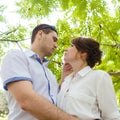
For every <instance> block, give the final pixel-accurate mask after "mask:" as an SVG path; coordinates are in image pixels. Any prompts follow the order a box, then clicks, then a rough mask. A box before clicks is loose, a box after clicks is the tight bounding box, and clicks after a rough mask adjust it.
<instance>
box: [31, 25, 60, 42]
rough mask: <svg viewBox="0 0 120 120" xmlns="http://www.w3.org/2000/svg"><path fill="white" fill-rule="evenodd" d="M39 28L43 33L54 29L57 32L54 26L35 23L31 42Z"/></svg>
mask: <svg viewBox="0 0 120 120" xmlns="http://www.w3.org/2000/svg"><path fill="white" fill-rule="evenodd" d="M39 30H42V31H43V32H44V33H45V34H49V33H50V32H52V31H55V32H56V33H57V34H58V32H57V30H56V28H55V26H52V25H48V24H40V25H37V26H36V27H35V28H34V29H33V31H32V37H31V43H33V42H34V39H35V36H36V34H37V32H38V31H39Z"/></svg>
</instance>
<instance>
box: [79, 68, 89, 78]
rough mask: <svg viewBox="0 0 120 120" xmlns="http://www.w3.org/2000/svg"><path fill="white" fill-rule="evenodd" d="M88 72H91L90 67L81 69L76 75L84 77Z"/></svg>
mask: <svg viewBox="0 0 120 120" xmlns="http://www.w3.org/2000/svg"><path fill="white" fill-rule="evenodd" d="M89 71H91V68H90V66H86V67H85V68H83V69H81V70H80V71H79V72H78V73H77V75H79V76H81V77H83V76H85V75H86V74H87V73H88V72H89Z"/></svg>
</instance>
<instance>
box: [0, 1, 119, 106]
mask: <svg viewBox="0 0 120 120" xmlns="http://www.w3.org/2000/svg"><path fill="white" fill-rule="evenodd" d="M16 5H17V6H18V9H17V12H18V14H20V15H21V19H25V20H27V21H30V20H32V21H34V22H33V24H31V23H30V25H29V26H27V28H26V27H24V25H21V24H20V25H18V26H9V27H8V30H7V31H5V32H2V31H1V33H0V39H1V41H5V40H6V41H7V42H1V43H0V51H1V54H0V55H1V56H0V57H2V56H3V55H4V53H5V52H6V49H5V48H6V47H9V46H10V45H11V46H12V47H13V41H14V42H15V41H18V40H19V41H21V40H24V39H25V38H26V37H27V38H30V33H31V32H30V31H31V30H32V29H33V27H34V25H36V24H40V23H41V19H42V18H49V17H50V16H51V15H52V16H53V20H54V19H55V18H57V16H58V14H60V13H62V16H61V17H60V18H59V19H57V22H56V24H55V25H56V27H57V30H58V33H59V34H58V35H59V41H58V45H59V46H58V48H57V50H56V51H55V53H54V54H53V56H51V57H50V58H48V59H50V60H51V63H50V65H49V67H50V69H51V70H52V71H53V73H54V74H55V75H56V77H57V79H58V81H59V80H60V74H61V68H62V57H63V53H64V50H65V49H66V48H67V47H69V45H70V41H71V39H72V38H75V37H78V36H83V37H92V38H94V39H96V40H97V41H99V43H100V45H101V49H102V50H103V57H102V64H101V65H99V66H96V67H95V69H101V70H104V71H106V72H108V73H109V74H110V75H111V77H112V79H113V83H114V87H115V91H116V95H117V100H118V103H119V104H120V81H119V80H120V63H119V62H120V1H119V0H109V2H107V0H66V1H65V0H44V1H43V0H24V1H23V0H19V1H17V2H16ZM3 8H4V7H2V6H1V7H0V11H1V12H2V10H3ZM53 13H54V14H53ZM1 18H2V16H1V17H0V21H1V20H2V19H1ZM1 22H2V21H1ZM9 40H11V41H12V43H11V42H8V41H9ZM15 43H16V42H15ZM20 43H21V45H22V47H23V48H25V47H28V45H27V44H26V43H24V42H23V43H22V42H20ZM9 48H10V47H9ZM7 50H8V49H7Z"/></svg>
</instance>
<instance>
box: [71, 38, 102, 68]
mask: <svg viewBox="0 0 120 120" xmlns="http://www.w3.org/2000/svg"><path fill="white" fill-rule="evenodd" d="M72 44H73V45H75V47H76V48H77V50H78V51H80V52H86V53H87V58H86V60H87V63H88V65H89V66H90V67H91V68H93V67H94V66H95V64H96V63H98V64H100V63H101V57H102V51H101V50H100V45H99V43H98V42H97V41H96V40H94V39H93V38H85V37H78V38H75V39H73V40H72Z"/></svg>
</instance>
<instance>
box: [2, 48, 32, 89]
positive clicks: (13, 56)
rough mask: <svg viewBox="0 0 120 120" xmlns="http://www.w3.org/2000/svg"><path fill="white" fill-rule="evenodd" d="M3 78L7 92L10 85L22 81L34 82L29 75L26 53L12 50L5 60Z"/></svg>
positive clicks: (3, 62) (3, 61)
mask: <svg viewBox="0 0 120 120" xmlns="http://www.w3.org/2000/svg"><path fill="white" fill-rule="evenodd" d="M1 78H2V81H3V86H4V89H5V90H7V84H8V83H11V82H15V81H20V80H28V81H32V79H31V75H30V73H29V68H28V61H27V59H26V58H25V55H24V52H22V51H20V50H12V51H10V52H9V53H8V54H7V55H6V56H5V57H4V58H3V60H2V65H1Z"/></svg>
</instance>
